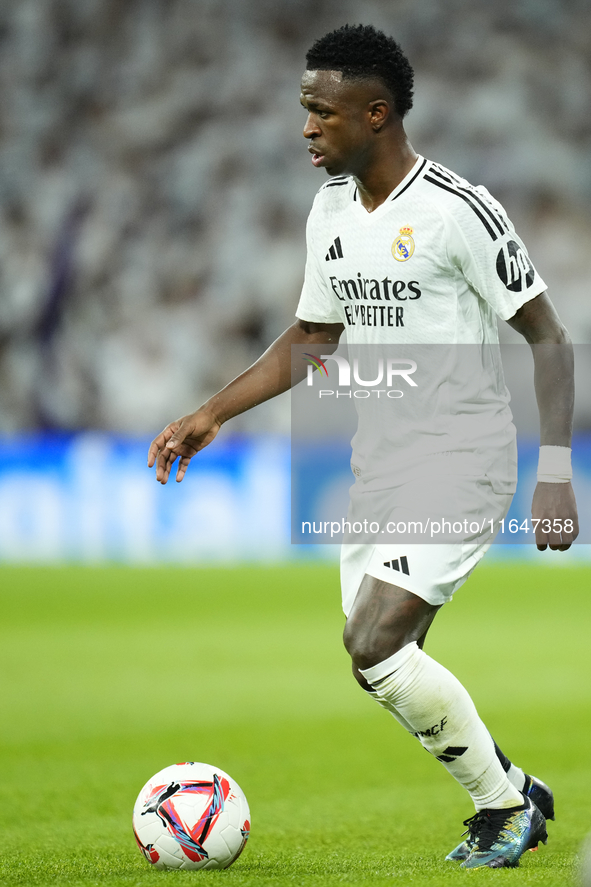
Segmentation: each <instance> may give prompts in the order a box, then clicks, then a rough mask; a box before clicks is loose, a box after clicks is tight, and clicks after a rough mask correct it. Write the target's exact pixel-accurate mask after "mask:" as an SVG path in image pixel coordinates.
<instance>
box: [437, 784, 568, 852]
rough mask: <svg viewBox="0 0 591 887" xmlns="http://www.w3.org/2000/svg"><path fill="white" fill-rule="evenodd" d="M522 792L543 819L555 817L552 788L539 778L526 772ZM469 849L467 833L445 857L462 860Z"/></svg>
mask: <svg viewBox="0 0 591 887" xmlns="http://www.w3.org/2000/svg"><path fill="white" fill-rule="evenodd" d="M522 794H524V795H526V796H527V797H528V798H531V799H532V801H533V802H534V804H535V805H536V807H537V808H538V810H539V811H540V813H541V814H542V816H543V817H544V819H554V818H555V817H554V795H553V793H552V789H550V788H549V787H548V786H547V785H546V783H545V782H542V780H541V779H537V778H536V777H535V776H528V775H527V773H526V774H525V785H524V786H523V790H522ZM464 834H468V832H464ZM471 849H472V847H471V845H470V837H469V835H468V838H467V839H466V840H465V841H461V842H460V843H459V844H458V846H457V847H456V848H455V849H454V850H452V851H451V853H448V854H447V856H446V857H445V858H446V859H451V860H453V861H454V862H463V860H464V859H468V857H469V856H470V850H471Z"/></svg>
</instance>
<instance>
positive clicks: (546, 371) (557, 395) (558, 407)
mask: <svg viewBox="0 0 591 887" xmlns="http://www.w3.org/2000/svg"><path fill="white" fill-rule="evenodd" d="M509 324H510V325H511V326H512V327H513V329H514V330H517V332H519V333H521V335H522V336H523V337H524V338H525V340H526V341H527V342H528V344H529V345H530V346H531V349H532V352H533V357H534V384H535V391H536V399H537V401H538V409H539V412H540V446H555V447H570V445H571V438H572V418H573V404H574V388H575V386H574V365H573V349H572V344H571V340H570V337H569V335H568V332H567V331H566V329H565V328H564V326H563V325H562V323H561V321H560V318H559V317H558V314H557V313H556V310H555V308H554V306H553V304H552V302H551V301H550V299H549V298H548V295H547V293H542V294H541V295H539V296H537V297H536V298H535V299H532V300H531V301H529V302H526V303H525V304H524V305H522V307H521V308H520V309H519V310H518V311H517V313H516V314H515V315H514V316H513V317H512V318H511V319H510V320H509ZM532 516H533V517H534V518H535V519H539V520H540V523H539V524H538V526H537V529H536V543H537V546H538V549H539V550H540V551H544V549H545V548H546V547H547V546H548V545H549V546H550V548H551V549H553V550H559V551H566V550H567V549H568V548H570V546H571V544H572V543H573V542H574V540H575V539H576V538H577V536H578V533H579V523H578V516H577V504H576V501H575V495H574V492H573V489H572V486H571V484H570V483H538V485H537V487H536V490H535V493H534V498H533V502H532ZM554 519H557V522H560V523H559V524H558V525H559V526H561V527H563V526H564V521H566V520H572V522H573V524H572V525H573V531H572V533H565V532H564V531H562V533H560V532H556V533H544V532H542V526H543V522H545V521H546V520H550V522H551V524H552V522H553V521H554ZM546 526H547V524H546Z"/></svg>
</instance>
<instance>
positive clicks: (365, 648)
mask: <svg viewBox="0 0 591 887" xmlns="http://www.w3.org/2000/svg"><path fill="white" fill-rule="evenodd" d="M438 609H439V606H438V605H434V604H431V603H429V602H428V601H426V600H423V599H422V598H420V597H418V596H417V595H416V594H414V593H413V592H410V591H408V590H406V589H404V588H401V587H399V586H395V585H391V584H390V583H387V582H385V581H383V580H381V579H377V578H376V577H374V576H370V575H367V574H366V575H365V576H364V578H363V580H362V582H361V585H360V588H359V592H358V594H357V596H356V598H355V602H354V604H353V607H352V609H351V612H350V614H349V617H348V619H347V624H346V627H345V636H344V640H345V646H346V648H347V650H348V652H349V653H350V655H351V658H352V660H353V664H354V666H355V668H356V670H357V671H358V672H361V674H362V676H363V678H364V679H365V681H366V682H367V684H369V686H370V687H371V690H372V691H373V693H375V695H376V698H377V699H378V701H380V702H381V703H382V704H383V705H384V707H386V708H387V709H388V710H389V711H391V712H392V713H393V714H394V716H395V717H397V719H398V720H399V721H400V722H401V723H403V724H404V725H405V726H406V728H407V729H408V730H409V732H411V733H412V734H413V735H414V736H416V737H417V739H419V741H420V742H421V744H422V745H423V747H424V748H426V749H427V751H429V752H430V753H431V754H432V755H434V757H436V758H438V760H440V761H441V762H442V763H443V765H444V766H445V767H446V768H447V769H448V771H449V772H450V773H451V774H452V776H454V777H455V779H457V780H458V782H459V783H460V784H461V785H463V786H464V787H465V788H466V789H467V791H468V792H469V794H470V795H471V797H472V800H473V801H474V804H475V806H476V809H477V810H483V809H485V808H511V807H515V806H518V805H520V804H522V803H523V798H522V796H521V794H520V792H519V791H517V789H515V787H514V786H513V785H512V784H511V783H510V781H509V780H508V778H507V774H506V773H505V771H504V770H503V767H502V766H501V764H500V762H499V760H498V758H497V756H496V754H495V749H494V743H493V740H492V738H491V736H490V734H489V732H488V730H487V729H486V727H485V726H484V724H483V723H482V721H481V720H480V718H479V717H478V714H477V712H476V708H475V707H474V704H473V702H472V700H471V699H470V696H469V695H468V692H467V691H466V689H465V688H464V687H463V686H462V685H461V684H460V682H459V681H458V680H457V678H455V677H454V676H453V675H452V674H451V672H449V671H448V670H447V669H446V668H444V667H443V666H442V665H440V664H439V663H438V662H436V661H435V660H434V659H432V658H431V657H430V656H428V655H427V654H426V653H425V652H424V651H423V650H421V649H420V647H419V646H418V644H417V641H418V640H420V639H422V638H423V636H424V635H425V633H426V632H427V630H428V629H429V626H430V625H431V623H432V621H433V619H434V617H435V614H436V612H437V610H438ZM372 695H373V694H372Z"/></svg>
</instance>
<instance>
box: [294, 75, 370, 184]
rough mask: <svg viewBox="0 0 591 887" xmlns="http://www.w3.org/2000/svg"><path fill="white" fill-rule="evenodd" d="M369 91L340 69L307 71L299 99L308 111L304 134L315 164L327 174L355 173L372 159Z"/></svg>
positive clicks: (361, 169) (365, 86)
mask: <svg viewBox="0 0 591 887" xmlns="http://www.w3.org/2000/svg"><path fill="white" fill-rule="evenodd" d="M371 96H372V93H371V92H370V91H369V90H368V86H367V84H364V83H359V82H356V81H354V80H344V81H343V79H342V75H341V72H340V71H306V72H305V73H304V76H303V77H302V86H301V95H300V102H301V104H302V105H303V107H304V108H305V109H306V111H307V112H308V117H307V120H306V125H305V126H304V137H305V138H307V139H309V140H310V145H309V147H308V151H309V152H310V153H311V155H312V163H313V164H314V166H322V167H324V169H326V171H327V172H328V174H329V175H331V176H336V175H342V174H344V173H347V174H350V175H356V174H358V173H360V172H361V171H363V170H364V169H365V168H366V166H367V164H368V162H369V161H370V159H371V149H372V147H373V140H372V134H373V130H372V126H371V121H372V105H373V103H372V102H371Z"/></svg>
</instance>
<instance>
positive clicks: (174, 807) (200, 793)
mask: <svg viewBox="0 0 591 887" xmlns="http://www.w3.org/2000/svg"><path fill="white" fill-rule="evenodd" d="M133 831H134V834H135V839H136V841H137V843H138V847H139V848H140V850H141V851H142V853H143V854H144V856H145V857H146V859H147V860H148V862H151V863H152V865H154V866H155V867H156V868H158V869H225V868H227V867H228V866H229V865H232V863H233V862H234V860H236V859H237V858H238V857H239V856H240V854H241V853H242V851H243V849H244V845H245V844H246V841H247V840H248V835H249V834H250V811H249V809H248V803H247V801H246V798H245V796H244V792H243V791H242V789H241V788H240V786H239V785H238V784H237V783H236V782H234V780H233V779H232V778H231V777H230V776H228V774H227V773H224V771H223V770H220V769H219V767H211V766H210V765H209V764H196V763H194V762H193V761H190V762H187V763H185V764H173V765H172V766H170V767H165V768H164V770H160V772H159V773H156V775H155V776H152V778H151V779H150V780H149V781H148V782H147V783H146V784H145V786H144V787H143V789H142V790H141V792H140V793H139V795H138V798H137V801H136V802H135V806H134V808H133Z"/></svg>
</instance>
